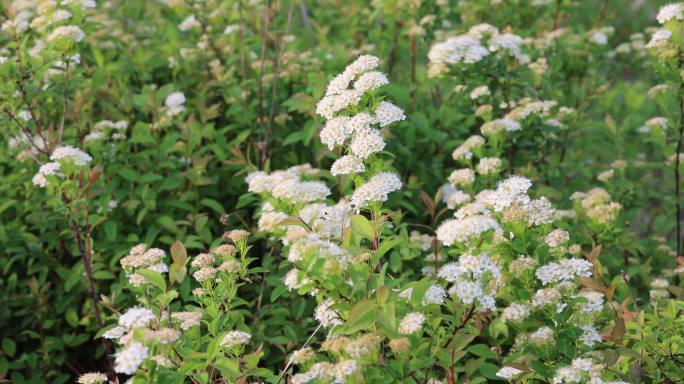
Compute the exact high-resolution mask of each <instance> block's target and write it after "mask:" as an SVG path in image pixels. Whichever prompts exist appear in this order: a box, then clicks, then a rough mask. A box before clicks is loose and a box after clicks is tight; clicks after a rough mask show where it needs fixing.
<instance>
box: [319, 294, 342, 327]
mask: <svg viewBox="0 0 684 384" xmlns="http://www.w3.org/2000/svg"><path fill="white" fill-rule="evenodd" d="M334 304H335V302H334V301H333V300H331V299H326V300H324V301H323V302H322V303H320V304H318V306H317V307H316V310H314V318H315V319H316V320H317V321H318V322H319V323H321V325H323V326H324V327H326V328H331V327H334V326H336V325H342V320H341V319H340V315H339V313H337V311H336V310H334V309H333V308H332V306H333V305H334Z"/></svg>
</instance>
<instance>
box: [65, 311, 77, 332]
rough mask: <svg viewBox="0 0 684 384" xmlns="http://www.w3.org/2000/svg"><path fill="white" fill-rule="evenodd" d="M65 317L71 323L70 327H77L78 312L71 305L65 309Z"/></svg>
mask: <svg viewBox="0 0 684 384" xmlns="http://www.w3.org/2000/svg"><path fill="white" fill-rule="evenodd" d="M65 318H66V321H67V323H69V325H71V326H72V327H74V328H75V327H77V326H78V314H77V313H76V310H75V309H74V308H72V307H69V308H68V309H67V311H66V314H65Z"/></svg>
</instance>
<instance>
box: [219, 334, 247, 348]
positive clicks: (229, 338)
mask: <svg viewBox="0 0 684 384" xmlns="http://www.w3.org/2000/svg"><path fill="white" fill-rule="evenodd" d="M251 338H252V335H251V334H249V333H247V332H242V331H230V332H228V333H227V334H226V335H225V336H223V339H222V340H221V345H222V346H224V347H226V348H233V347H237V346H239V345H245V344H247V343H249V340H250V339H251Z"/></svg>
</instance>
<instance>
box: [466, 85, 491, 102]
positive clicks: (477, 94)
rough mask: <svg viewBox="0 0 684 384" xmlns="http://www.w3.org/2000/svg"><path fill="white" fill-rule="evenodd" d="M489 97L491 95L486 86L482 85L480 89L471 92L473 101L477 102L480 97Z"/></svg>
mask: <svg viewBox="0 0 684 384" xmlns="http://www.w3.org/2000/svg"><path fill="white" fill-rule="evenodd" d="M489 95H490V93H489V87H488V86H486V85H480V86H479V87H476V88H475V89H473V90H472V91H471V92H470V98H471V99H472V100H477V99H479V98H480V97H483V96H489Z"/></svg>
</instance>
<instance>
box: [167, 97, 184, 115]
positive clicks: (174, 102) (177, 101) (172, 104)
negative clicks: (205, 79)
mask: <svg viewBox="0 0 684 384" xmlns="http://www.w3.org/2000/svg"><path fill="white" fill-rule="evenodd" d="M164 105H165V106H166V115H167V116H169V117H172V116H176V115H178V114H180V113H182V112H183V111H185V94H183V92H179V91H176V92H173V93H171V94H169V95H168V96H166V99H165V100H164Z"/></svg>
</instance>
